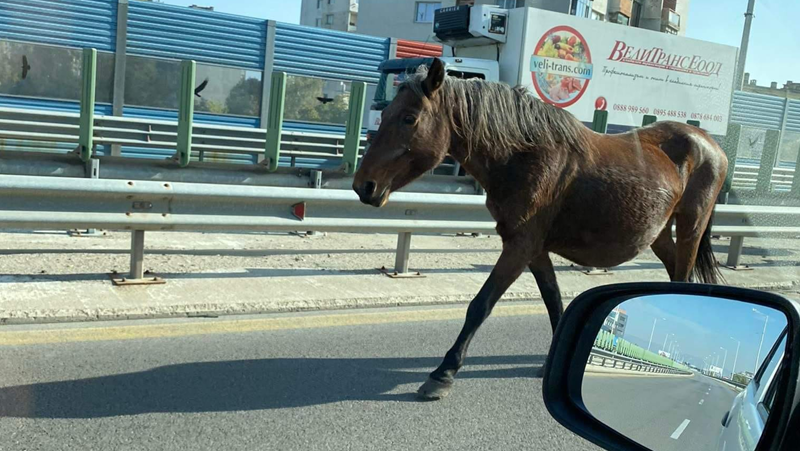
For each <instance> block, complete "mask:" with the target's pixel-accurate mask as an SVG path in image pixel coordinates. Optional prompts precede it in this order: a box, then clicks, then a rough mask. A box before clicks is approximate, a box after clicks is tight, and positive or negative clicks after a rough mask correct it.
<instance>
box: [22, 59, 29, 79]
mask: <svg viewBox="0 0 800 451" xmlns="http://www.w3.org/2000/svg"><path fill="white" fill-rule="evenodd" d="M30 70H31V65H30V64H28V57H27V56H25V55H22V79H23V80H24V79H26V78H28V71H30Z"/></svg>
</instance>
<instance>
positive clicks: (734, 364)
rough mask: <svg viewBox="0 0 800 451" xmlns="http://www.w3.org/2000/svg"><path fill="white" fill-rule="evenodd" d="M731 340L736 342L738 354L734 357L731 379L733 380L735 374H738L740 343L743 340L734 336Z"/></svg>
mask: <svg viewBox="0 0 800 451" xmlns="http://www.w3.org/2000/svg"><path fill="white" fill-rule="evenodd" d="M731 340H733V341H735V342H736V356H735V357H734V358H733V368H731V380H733V375H734V374H736V362H737V361H738V360H739V345H741V344H742V342H741V341H739V340H737V339H735V338H733V337H731Z"/></svg>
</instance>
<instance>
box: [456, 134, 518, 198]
mask: <svg viewBox="0 0 800 451" xmlns="http://www.w3.org/2000/svg"><path fill="white" fill-rule="evenodd" d="M468 149H469V147H468V146H467V145H466V143H464V142H463V141H462V140H461V139H460V138H459V137H455V136H454V137H453V139H452V141H451V145H450V151H449V155H450V156H451V157H453V159H455V160H456V161H458V163H459V164H460V165H461V167H463V168H464V170H465V171H466V172H467V174H469V175H471V176H472V177H473V178H475V180H476V181H477V182H478V183H479V184H480V185H481V186H482V187H483V188H484V189H486V190H487V191H488V190H489V187H490V186H491V182H492V180H491V174H493V173H497V170H498V169H499V168H501V167H503V166H505V165H506V164H507V163H508V157H506V158H503V159H501V158H498V156H497V155H495V154H493V153H492V152H489V151H488V149H483V148H480V147H473V148H472V149H469V150H468Z"/></svg>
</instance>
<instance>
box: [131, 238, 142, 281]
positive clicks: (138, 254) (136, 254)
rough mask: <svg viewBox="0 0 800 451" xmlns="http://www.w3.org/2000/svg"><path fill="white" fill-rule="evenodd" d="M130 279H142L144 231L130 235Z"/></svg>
mask: <svg viewBox="0 0 800 451" xmlns="http://www.w3.org/2000/svg"><path fill="white" fill-rule="evenodd" d="M130 276H131V279H133V280H138V279H143V278H144V230H134V231H133V232H132V233H131V274H130Z"/></svg>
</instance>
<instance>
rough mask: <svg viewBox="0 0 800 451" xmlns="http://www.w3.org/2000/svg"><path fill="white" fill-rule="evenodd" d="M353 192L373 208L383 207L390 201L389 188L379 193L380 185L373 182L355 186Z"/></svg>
mask: <svg viewBox="0 0 800 451" xmlns="http://www.w3.org/2000/svg"><path fill="white" fill-rule="evenodd" d="M353 191H355V192H356V194H358V198H359V199H360V200H361V202H362V203H364V204H367V205H372V206H373V207H382V206H384V205H386V202H387V200H388V199H389V186H386V187H385V188H383V189H382V190H380V191H378V184H377V183H375V182H373V181H366V182H364V183H363V184H362V185H361V186H359V185H356V184H353Z"/></svg>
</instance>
